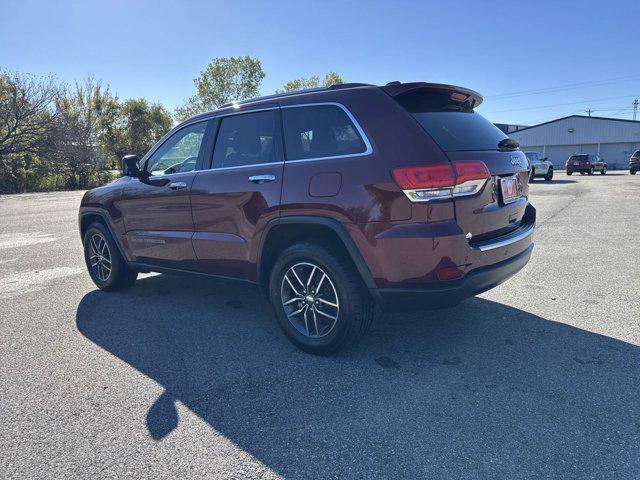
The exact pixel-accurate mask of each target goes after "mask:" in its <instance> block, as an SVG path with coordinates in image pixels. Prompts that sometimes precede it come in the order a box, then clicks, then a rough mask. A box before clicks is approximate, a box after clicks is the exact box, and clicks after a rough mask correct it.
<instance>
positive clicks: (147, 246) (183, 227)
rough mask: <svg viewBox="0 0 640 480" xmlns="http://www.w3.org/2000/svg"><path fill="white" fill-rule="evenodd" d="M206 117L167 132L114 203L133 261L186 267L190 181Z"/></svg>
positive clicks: (191, 260)
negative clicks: (141, 175)
mask: <svg viewBox="0 0 640 480" xmlns="http://www.w3.org/2000/svg"><path fill="white" fill-rule="evenodd" d="M208 123H209V122H208V121H202V122H197V123H193V124H190V125H187V126H185V127H183V128H181V129H179V130H178V131H176V132H175V133H173V134H172V135H171V136H170V137H168V138H167V139H166V140H165V141H164V142H163V143H162V144H161V145H160V146H159V147H158V148H157V149H156V150H155V151H153V152H152V153H151V155H150V156H148V158H145V159H143V168H145V169H146V171H148V172H149V173H150V174H151V176H150V177H149V179H148V180H145V181H142V180H139V179H136V178H132V179H131V180H130V181H129V182H128V183H127V184H126V185H125V187H124V190H123V194H122V199H121V201H120V202H119V203H118V206H119V208H120V210H121V212H122V215H123V217H124V226H125V230H126V242H127V244H128V246H129V250H130V251H131V252H132V254H133V255H134V256H135V261H136V262H139V263H145V264H150V265H157V266H162V267H169V268H180V269H191V268H193V263H194V261H195V254H194V251H193V247H192V244H191V237H192V236H193V231H194V228H193V219H192V217H191V201H190V194H191V187H192V185H193V180H194V178H195V176H196V173H197V170H198V169H199V168H201V165H202V158H203V145H204V141H203V139H204V137H205V132H207V125H208Z"/></svg>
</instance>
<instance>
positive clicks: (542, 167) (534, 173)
mask: <svg viewBox="0 0 640 480" xmlns="http://www.w3.org/2000/svg"><path fill="white" fill-rule="evenodd" d="M524 154H525V155H526V157H527V160H529V165H531V175H530V177H529V181H530V182H531V181H533V179H534V178H535V177H544V179H545V180H546V181H547V182H548V181H550V180H551V179H552V178H553V164H552V163H551V162H550V161H549V159H548V158H546V157H545V158H542V155H540V154H539V153H538V152H524Z"/></svg>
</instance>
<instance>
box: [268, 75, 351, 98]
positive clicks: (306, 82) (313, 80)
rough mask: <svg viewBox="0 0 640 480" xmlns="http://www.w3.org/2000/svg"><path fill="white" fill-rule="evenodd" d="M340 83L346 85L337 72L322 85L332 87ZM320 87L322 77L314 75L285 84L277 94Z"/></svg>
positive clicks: (326, 78) (325, 78)
mask: <svg viewBox="0 0 640 480" xmlns="http://www.w3.org/2000/svg"><path fill="white" fill-rule="evenodd" d="M338 83H344V82H343V80H342V77H341V76H340V75H338V74H337V73H336V72H329V73H327V74H326V75H325V76H324V81H323V82H322V85H323V86H325V87H330V86H331V85H336V84H338ZM319 86H320V77H318V76H317V75H313V76H312V77H308V78H305V77H300V78H296V79H295V80H291V81H289V82H287V83H285V84H284V88H282V89H278V90H276V93H284V92H293V91H296V90H306V89H308V88H317V87H319Z"/></svg>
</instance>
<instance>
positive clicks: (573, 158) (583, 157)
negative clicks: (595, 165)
mask: <svg viewBox="0 0 640 480" xmlns="http://www.w3.org/2000/svg"><path fill="white" fill-rule="evenodd" d="M569 160H582V161H583V162H585V161H587V160H589V155H571V157H569Z"/></svg>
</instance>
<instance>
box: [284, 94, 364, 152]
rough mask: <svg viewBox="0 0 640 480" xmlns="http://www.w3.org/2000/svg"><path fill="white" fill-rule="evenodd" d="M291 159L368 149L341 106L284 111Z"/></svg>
mask: <svg viewBox="0 0 640 480" xmlns="http://www.w3.org/2000/svg"><path fill="white" fill-rule="evenodd" d="M282 124H283V128H284V142H285V147H286V151H287V159H288V160H303V159H309V158H325V157H337V156H344V155H357V154H362V153H365V152H366V150H367V147H366V145H365V143H364V141H363V139H362V137H361V136H360V133H359V132H358V129H357V128H356V126H355V125H354V124H353V122H352V121H351V119H350V118H349V116H348V115H347V114H346V112H345V111H344V110H342V108H340V107H338V106H337V105H315V106H304V107H291V108H283V109H282Z"/></svg>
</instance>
